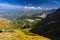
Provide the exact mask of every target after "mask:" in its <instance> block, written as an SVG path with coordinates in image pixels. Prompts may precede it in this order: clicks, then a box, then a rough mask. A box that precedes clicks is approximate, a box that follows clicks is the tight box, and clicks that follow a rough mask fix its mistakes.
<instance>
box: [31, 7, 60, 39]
mask: <svg viewBox="0 0 60 40" xmlns="http://www.w3.org/2000/svg"><path fill="white" fill-rule="evenodd" d="M30 31H31V32H32V33H36V34H39V35H41V36H44V37H47V38H50V39H52V40H60V8H59V9H57V10H56V11H54V12H53V13H51V14H48V15H47V17H46V18H45V19H43V20H42V21H41V22H39V23H38V24H37V25H36V27H35V28H32V29H31V30H30Z"/></svg>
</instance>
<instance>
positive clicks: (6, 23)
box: [0, 18, 12, 30]
mask: <svg viewBox="0 0 60 40" xmlns="http://www.w3.org/2000/svg"><path fill="white" fill-rule="evenodd" d="M11 23H12V22H11V21H10V20H7V19H4V18H0V30H1V29H8V28H11V27H12V25H11Z"/></svg>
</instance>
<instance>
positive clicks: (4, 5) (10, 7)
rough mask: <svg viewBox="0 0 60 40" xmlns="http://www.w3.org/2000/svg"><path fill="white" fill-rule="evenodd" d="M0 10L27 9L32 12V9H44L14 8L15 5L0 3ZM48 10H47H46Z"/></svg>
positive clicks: (30, 7)
mask: <svg viewBox="0 0 60 40" xmlns="http://www.w3.org/2000/svg"><path fill="white" fill-rule="evenodd" d="M0 9H28V10H32V9H35V10H37V9H40V10H42V9H44V8H42V7H39V6H38V7H34V6H16V5H10V4H5V3H0ZM46 9H48V8H46Z"/></svg>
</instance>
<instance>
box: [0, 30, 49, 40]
mask: <svg viewBox="0 0 60 40" xmlns="http://www.w3.org/2000/svg"><path fill="white" fill-rule="evenodd" d="M0 40H48V38H45V37H42V36H29V35H25V33H24V32H22V31H20V30H14V32H9V31H5V32H2V33H0Z"/></svg>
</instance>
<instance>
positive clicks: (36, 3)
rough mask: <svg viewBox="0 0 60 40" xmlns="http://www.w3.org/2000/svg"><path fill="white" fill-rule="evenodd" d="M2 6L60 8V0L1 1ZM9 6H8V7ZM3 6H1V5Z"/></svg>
mask: <svg viewBox="0 0 60 40" xmlns="http://www.w3.org/2000/svg"><path fill="white" fill-rule="evenodd" d="M0 4H3V5H5V6H6V4H8V5H10V6H12V5H14V6H21V7H23V6H25V8H27V6H29V7H28V8H30V7H31V8H34V7H37V8H59V7H60V0H0ZM8 5H7V6H8ZM0 6H1V5H0Z"/></svg>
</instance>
